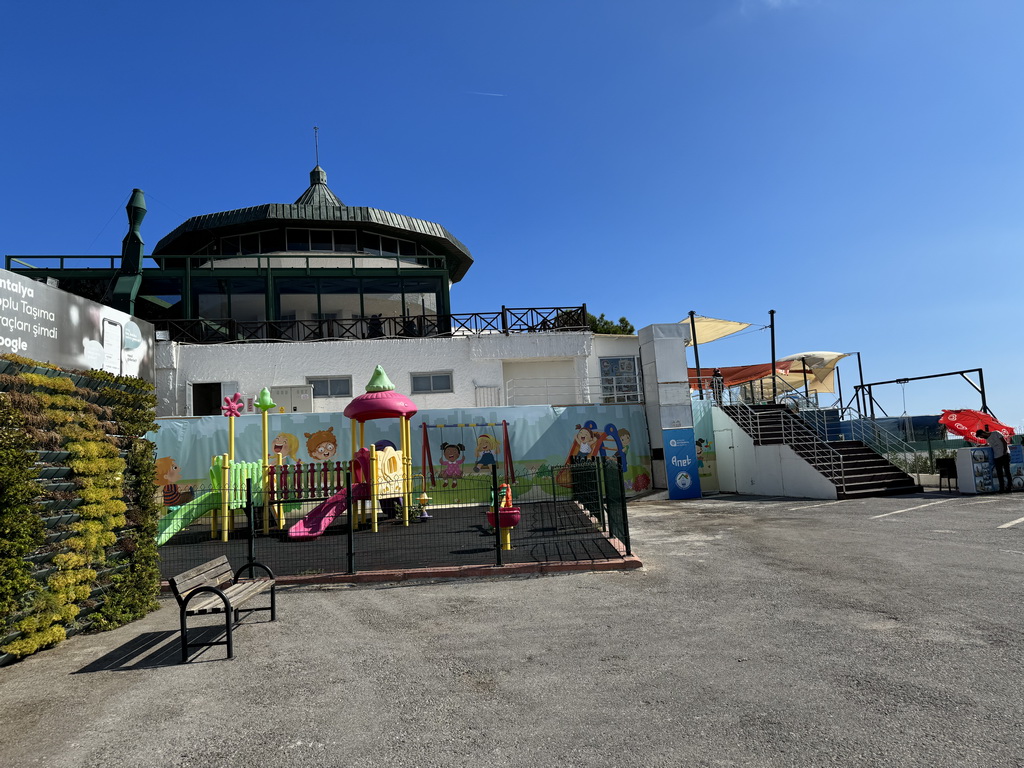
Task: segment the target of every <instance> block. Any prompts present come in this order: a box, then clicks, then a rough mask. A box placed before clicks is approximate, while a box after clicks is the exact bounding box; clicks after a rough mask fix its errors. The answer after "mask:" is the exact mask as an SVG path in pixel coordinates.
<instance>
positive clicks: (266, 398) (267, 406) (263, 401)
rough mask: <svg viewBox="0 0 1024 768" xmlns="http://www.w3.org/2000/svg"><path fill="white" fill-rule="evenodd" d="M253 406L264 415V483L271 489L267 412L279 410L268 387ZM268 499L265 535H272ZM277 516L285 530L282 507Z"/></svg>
mask: <svg viewBox="0 0 1024 768" xmlns="http://www.w3.org/2000/svg"><path fill="white" fill-rule="evenodd" d="M253 405H255V406H256V407H257V408H259V409H260V413H262V414H263V478H264V483H265V485H264V487H266V488H269V487H270V472H269V466H270V460H269V452H270V445H269V442H270V427H269V421H268V419H267V411H269V410H271V409H272V408H277V403H275V402H274V399H273V398H272V397H271V396H270V390H269V389H267V388H266V387H264V388H263V389H261V390H260V394H259V396H258V397H257V398H256V400H255V401H254V402H253ZM281 461H282V457H281V454H278V455H277V463H278V464H280V463H281ZM267 498H268V503H267V504H266V505H264V507H263V533H265V534H266V533H270V507H269V496H268V497H267ZM277 514H278V522H279V523H280V524H281V527H282V528H283V527H284V517H283V515H282V513H281V508H280V506H278V509H277Z"/></svg>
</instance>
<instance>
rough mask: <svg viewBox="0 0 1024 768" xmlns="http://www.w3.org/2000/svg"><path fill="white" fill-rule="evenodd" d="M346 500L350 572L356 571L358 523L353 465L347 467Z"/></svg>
mask: <svg viewBox="0 0 1024 768" xmlns="http://www.w3.org/2000/svg"><path fill="white" fill-rule="evenodd" d="M345 500H346V501H348V572H349V573H355V572H356V523H355V506H356V502H355V500H354V499H353V498H352V465H351V464H349V466H348V467H347V468H346V469H345Z"/></svg>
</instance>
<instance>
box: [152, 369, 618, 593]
mask: <svg viewBox="0 0 1024 768" xmlns="http://www.w3.org/2000/svg"><path fill="white" fill-rule="evenodd" d="M256 406H257V407H258V408H259V409H260V410H261V411H262V429H261V441H262V452H261V455H262V457H263V458H262V460H260V461H242V460H239V459H238V458H236V427H235V421H236V419H237V418H238V417H239V416H240V415H241V413H240V412H241V398H240V396H239V395H237V394H236V395H235V396H234V397H232V398H224V406H223V407H222V411H223V414H224V416H226V417H227V421H226V426H227V430H226V434H227V451H226V452H225V453H223V454H215V455H214V456H212V457H211V458H210V460H209V476H208V482H207V483H205V484H203V485H196V484H190V485H185V484H184V483H182V482H181V478H182V470H181V467H180V466H179V465H178V463H177V462H176V461H175V460H174V459H173V458H171V457H166V456H162V457H161V458H159V459H158V460H157V477H158V480H157V483H158V485H161V488H162V491H161V492H162V496H163V499H164V501H165V504H166V505H167V512H166V514H164V516H163V517H162V518H161V520H160V521H159V525H158V533H157V538H156V540H157V544H158V545H159V546H160V554H161V572H162V574H163V575H164V577H165V578H167V577H169V576H170V575H173V574H176V573H179V572H182V571H185V570H188V569H190V568H192V567H194V566H196V565H199V564H201V563H204V562H206V561H208V560H210V559H211V558H213V557H217V556H219V555H227V556H228V558H229V560H231V561H232V562H244V561H245V560H246V559H247V558H248V559H252V560H258V561H260V562H262V563H264V564H265V565H268V566H269V567H270V568H271V569H272V570H273V571H274V573H275V575H277V576H278V577H292V578H293V580H294V579H306V580H315V579H317V578H318V577H325V578H331V579H334V578H338V577H339V576H340V575H341V574H346V575H352V574H355V573H356V572H366V571H394V570H402V571H408V570H414V569H423V568H445V567H448V568H460V567H465V566H484V565H506V564H524V563H534V564H536V563H552V562H571V563H594V562H598V561H607V560H620V561H621V560H622V559H623V557H625V556H627V555H628V554H629V533H628V523H627V522H626V503H625V499H626V487H625V483H626V479H625V478H626V469H627V466H628V464H627V458H626V455H627V450H628V446H629V435H630V433H629V430H628V429H623V430H622V431H621V433H620V431H619V430H618V429H617V427H616V425H615V424H614V423H608V424H607V425H606V426H605V427H604V429H603V430H602V429H598V427H597V423H596V422H595V421H593V420H590V421H586V422H584V423H583V424H576V425H575V427H574V432H573V435H572V441H571V447H570V450H569V453H568V456H567V457H566V458H565V460H564V461H565V463H564V464H561V463H559V464H557V465H555V466H550V465H546V464H543V463H541V465H540V466H537V465H536V464H534V465H521V466H520V468H519V469H518V470H517V466H516V462H515V460H514V458H513V448H512V440H511V438H510V428H509V423H508V421H505V420H503V421H501V422H484V423H476V422H468V423H466V422H462V423H454V424H446V423H444V422H438V423H433V424H428V423H426V422H421V423H420V425H419V426H420V429H419V430H418V431H419V440H418V442H419V446H418V447H419V452H420V456H419V458H420V465H419V467H415V468H414V466H413V459H412V454H413V450H412V448H413V442H414V441H413V437H412V436H413V430H412V427H411V419H412V417H413V415H415V414H416V412H417V409H416V406H415V404H413V403H412V402H411V401H410V400H409V399H408V398H407V397H405V396H404V395H402V394H400V393H398V392H396V391H395V389H394V385H393V384H392V383H391V382H390V380H389V379H388V378H387V374H386V373H385V372H384V370H383V369H382V368H380V367H379V366H378V367H377V369H376V370H375V371H374V374H373V376H372V377H371V379H370V381H369V383H368V384H367V386H366V392H365V393H364V394H361V395H359V396H357V397H355V398H354V399H353V400H352V401H351V402H350V403H349V405H348V406H347V407H346V409H345V411H344V416H346V417H347V418H349V419H350V426H349V429H348V430H344V431H343V430H339V431H338V432H335V428H334V426H333V425H329V426H328V428H327V429H319V430H316V431H314V432H305V433H303V435H304V437H305V438H306V445H305V448H306V451H307V453H308V455H309V457H310V459H311V460H310V461H308V462H305V461H301V460H298V459H297V453H298V451H299V449H300V446H299V445H298V442H299V441H298V439H297V438H296V437H295V436H294V435H291V434H289V433H278V434H277V436H276V437H273V438H271V433H272V432H273V431H274V430H272V429H271V428H270V423H269V413H268V412H269V411H271V410H273V409H274V408H275V407H276V404H275V403H273V401H272V400H271V398H270V393H269V391H267V390H266V389H264V390H263V392H261V393H260V396H259V397H258V398H257V399H256ZM368 422H390V423H392V424H393V425H395V426H397V430H395V429H393V428H392V429H391V430H390V431H389V430H386V429H384V430H382V429H380V428H378V427H377V425H374V428H373V429H372V431H371V430H370V429H368V428H367V423H368ZM467 430H471V431H470V432H469V434H471V435H473V437H474V439H473V440H472V441H470V440H469V439H468V438H467V437H466V435H467ZM396 431H397V434H396ZM344 432H348V435H347V437H348V450H349V451H350V454H349V455H350V458H349V460H347V461H341V460H340V457H341V455H343V454H341V452H340V447H339V444H340V443H341V442H342V439H343V437H344ZM371 435H372V436H371ZM384 435H387V436H388V437H385V436H384ZM392 437H393V438H397V439H396V440H393V439H390V438H392ZM434 439H436V442H437V443H438V445H437V453H438V461H437V463H436V464H435V461H434V458H433V453H432V448H431V442H432V441H433V440H434ZM449 439H451V440H456V439H457V440H459V442H449ZM624 440H625V441H624ZM463 441H465V442H469V443H470V446H469V448H468V450H467V446H466V444H465V442H463ZM289 457H290V458H291V461H290V462H289V460H288V459H289ZM559 461H561V460H559ZM470 462H472V464H471V465H470ZM416 469H419V470H420V471H418V472H417V471H416ZM179 484H180V485H179ZM183 485H184V486H185V487H182V486H183Z"/></svg>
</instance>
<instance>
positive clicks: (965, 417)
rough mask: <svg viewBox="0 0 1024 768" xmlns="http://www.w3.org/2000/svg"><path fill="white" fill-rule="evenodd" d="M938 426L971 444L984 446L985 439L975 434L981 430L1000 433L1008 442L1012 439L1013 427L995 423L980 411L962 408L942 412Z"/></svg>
mask: <svg viewBox="0 0 1024 768" xmlns="http://www.w3.org/2000/svg"><path fill="white" fill-rule="evenodd" d="M939 424H941V425H942V426H944V427H945V428H946V429H948V430H949V431H950V432H952V433H953V434H955V435H960V436H961V437H964V438H966V439H968V440H970V441H971V442H972V443H979V444H981V445H984V444H985V439H984V438H981V437H978V436H977V435H976V434H975V432H977V431H978V430H979V429H983V430H985V431H986V432H1002V433H1003V437H1005V438H1006V440H1007V442H1009V440H1010V438H1012V437H1013V427H1008V426H1006V425H1005V424H1003V423H1002V422H999V421H996V419H995V418H994V417H993V416H990V415H989V414H987V413H982V412H981V411H974V410H971V409H970V408H964V409H961V410H959V411H943V412H942V416H940V417H939Z"/></svg>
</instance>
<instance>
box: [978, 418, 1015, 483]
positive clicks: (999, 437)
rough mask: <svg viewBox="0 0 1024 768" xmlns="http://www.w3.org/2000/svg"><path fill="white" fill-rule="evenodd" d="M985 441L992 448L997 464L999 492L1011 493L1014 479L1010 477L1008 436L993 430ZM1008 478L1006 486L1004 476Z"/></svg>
mask: <svg viewBox="0 0 1024 768" xmlns="http://www.w3.org/2000/svg"><path fill="white" fill-rule="evenodd" d="M985 442H986V443H988V447H989V448H991V449H992V459H993V462H994V463H995V465H996V477H997V478H999V492H1000V493H1009V492H1010V491H1012V490H1013V481H1012V480H1011V479H1010V449H1009V447H1008V446H1007V444H1006V438H1005V437H1004V436H1003V433H1002V432H996V431H991V432H988V433H987V435H986V437H985ZM1004 477H1005V478H1006V486H1005V487H1004V486H1003V478H1004Z"/></svg>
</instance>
